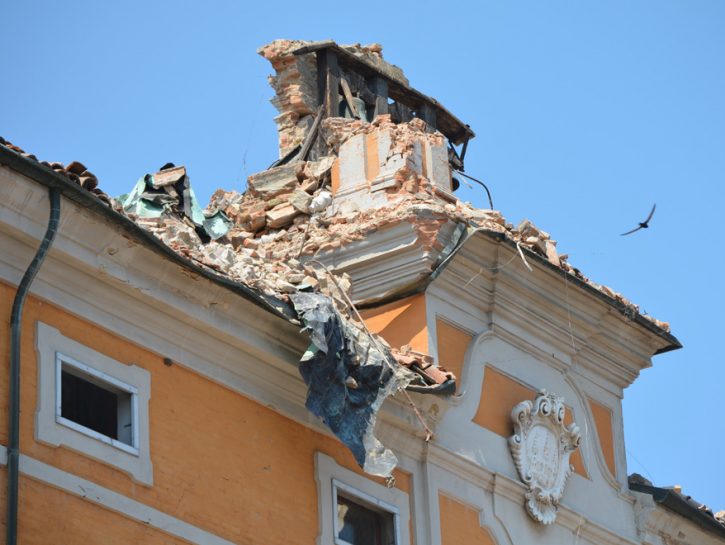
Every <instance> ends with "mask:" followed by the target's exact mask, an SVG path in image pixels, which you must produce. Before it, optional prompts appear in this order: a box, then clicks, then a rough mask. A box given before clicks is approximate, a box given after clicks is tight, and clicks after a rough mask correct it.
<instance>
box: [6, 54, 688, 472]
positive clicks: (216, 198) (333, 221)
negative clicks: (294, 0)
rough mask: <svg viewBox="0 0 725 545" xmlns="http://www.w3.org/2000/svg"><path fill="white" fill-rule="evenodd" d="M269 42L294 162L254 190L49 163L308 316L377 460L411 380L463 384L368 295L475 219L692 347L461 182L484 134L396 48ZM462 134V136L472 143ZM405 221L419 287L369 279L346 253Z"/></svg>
mask: <svg viewBox="0 0 725 545" xmlns="http://www.w3.org/2000/svg"><path fill="white" fill-rule="evenodd" d="M260 53H261V54H262V55H263V56H264V57H265V58H267V59H269V60H270V62H272V65H273V67H274V68H275V71H276V74H275V75H274V76H272V77H271V78H270V83H271V85H272V87H273V88H274V90H275V92H276V96H275V98H274V99H273V101H272V102H273V103H274V104H275V106H276V107H277V108H278V110H279V111H280V115H279V116H278V117H277V118H276V122H277V126H278V130H279V144H280V159H279V160H277V161H275V162H274V163H273V164H272V166H271V167H270V168H269V169H267V170H265V171H263V172H260V173H257V174H254V175H252V176H250V177H249V180H248V188H247V191H246V192H245V193H239V192H237V191H224V190H221V189H220V190H218V191H217V192H216V193H214V195H213V196H212V198H211V201H210V203H209V205H208V206H207V207H206V209H205V210H201V209H200V207H199V206H198V204H197V203H196V199H195V197H194V195H193V190H192V189H191V185H190V181H189V178H188V176H187V174H186V170H185V169H184V167H176V166H174V165H170V164H167V165H164V167H162V168H161V169H160V170H159V171H158V172H156V173H153V174H146V175H145V176H143V177H142V178H140V179H139V181H138V182H137V184H136V185H135V187H134V188H133V190H132V191H131V192H130V193H129V194H127V195H123V196H121V197H119V198H118V199H112V198H110V197H108V195H106V194H105V193H103V191H101V190H100V189H99V188H98V187H97V185H98V181H97V179H96V177H95V176H94V175H92V173H90V172H89V171H88V170H87V169H86V168H85V167H84V166H83V165H81V164H80V163H76V162H74V163H71V164H69V165H68V166H64V165H63V164H61V163H45V162H42V163H41V164H42V165H44V166H45V167H46V169H48V170H47V172H46V173H45V174H44V176H47V175H59V176H62V177H64V178H63V179H64V180H65V179H68V180H70V181H71V182H74V183H75V184H77V186H76V187H78V188H79V190H80V191H83V190H85V191H88V192H90V195H93V196H94V197H96V198H97V199H99V202H102V203H104V204H105V205H106V206H107V207H108V208H107V210H109V213H110V214H113V215H114V216H115V217H116V219H117V220H123V221H124V222H128V223H130V222H134V224H133V225H134V227H136V226H139V227H141V228H143V229H144V230H146V231H147V232H149V233H152V234H153V235H154V236H155V238H156V239H157V240H159V241H161V242H162V243H163V248H164V250H165V251H167V252H168V253H171V254H172V255H173V256H174V258H177V259H178V258H181V259H182V261H183V263H185V264H186V265H189V264H191V265H190V266H193V267H196V268H198V269H200V270H202V271H205V272H206V274H207V275H208V277H209V278H211V279H212V280H215V281H217V282H223V283H226V284H228V285H230V286H237V287H238V290H239V291H240V293H242V294H244V296H245V297H248V298H250V299H252V300H254V301H255V302H256V303H257V304H259V305H260V306H262V307H263V308H265V309H267V310H269V311H271V312H275V313H276V314H278V315H281V316H285V317H286V318H287V319H289V320H294V321H295V322H296V323H298V324H301V325H303V326H304V329H305V330H307V331H309V332H310V337H311V344H310V348H309V350H308V351H307V352H306V354H305V355H304V356H303V357H302V359H301V362H300V370H301V373H302V375H303V378H304V380H305V382H306V384H307V386H308V398H307V407H308V408H309V409H310V410H311V411H312V412H313V413H314V414H316V415H318V416H319V417H321V418H322V419H323V420H324V421H325V423H326V424H327V425H328V426H329V427H330V429H331V430H332V431H333V432H334V433H335V434H336V435H337V436H338V438H340V440H341V441H343V443H345V444H346V445H347V446H348V447H349V448H350V449H351V450H352V451H353V453H354V454H355V456H356V459H357V460H358V462H359V463H360V465H361V466H362V467H364V468H365V469H366V470H367V471H369V472H371V473H373V474H378V475H389V474H390V471H391V470H392V468H393V467H394V465H395V462H394V456H392V453H389V452H388V451H386V450H385V449H384V447H382V445H380V443H379V442H377V440H375V438H374V436H373V434H372V429H373V426H374V422H375V414H376V412H377V409H378V408H379V407H380V405H381V404H382V402H383V401H384V399H385V398H386V397H387V396H388V395H389V394H390V393H391V392H394V391H400V389H402V388H405V389H406V390H409V391H415V392H422V393H435V394H448V393H452V392H453V391H455V377H454V376H453V375H452V373H450V372H448V371H446V370H445V369H443V368H441V367H440V366H438V365H435V364H434V363H433V362H432V361H431V358H430V357H429V356H428V355H427V354H424V353H420V352H416V351H414V350H412V349H411V348H410V347H405V346H403V347H396V348H397V350H392V349H391V347H390V346H389V345H388V344H387V343H386V342H385V339H383V338H382V337H380V336H377V335H373V334H371V333H370V331H369V330H368V329H367V327H366V325H365V323H364V322H363V320H362V319H361V317H360V315H359V314H358V312H357V308H356V307H362V306H367V307H370V306H374V305H376V304H380V303H381V301H383V300H385V299H387V300H389V299H390V298H391V297H402V296H403V295H405V294H406V293H410V292H411V290H420V289H424V288H425V286H426V285H427V283H428V282H430V281H431V279H432V278H434V277H435V276H436V274H437V272H438V271H439V270H440V268H441V267H442V266H443V265H445V263H446V261H447V260H448V259H449V258H450V257H451V256H452V255H453V254H454V253H455V252H456V251H457V250H458V249H459V248H460V247H461V246H462V245H463V244H464V243H465V241H466V240H468V238H469V237H470V236H471V234H473V233H474V232H481V231H483V232H485V233H487V234H490V235H492V236H496V237H500V238H501V239H502V240H505V241H507V242H508V243H510V244H511V245H514V246H515V247H516V248H517V249H518V252H519V253H520V255H521V256H522V259H525V258H524V257H523V256H524V255H525V254H526V255H529V256H534V260H538V261H540V262H541V263H544V264H546V266H548V267H552V268H555V269H556V270H557V271H560V272H561V274H564V275H566V277H568V276H571V277H572V278H575V279H576V282H575V283H577V282H578V283H580V284H581V285H583V286H585V287H586V288H587V289H589V290H593V291H594V292H596V293H597V294H598V295H599V296H600V297H601V298H602V299H604V300H605V301H606V302H607V303H608V304H609V305H611V306H612V307H613V308H614V309H615V310H617V311H618V312H620V313H622V314H623V315H624V316H625V317H626V318H627V319H630V320H631V319H634V321H635V322H637V323H639V324H640V325H644V326H645V327H646V328H648V329H649V330H650V331H651V332H652V333H654V334H655V335H658V336H659V337H661V338H662V339H663V340H664V341H665V342H666V344H667V345H668V346H669V347H670V349H671V348H677V347H679V343H678V341H677V339H675V338H674V337H672V336H671V335H670V334H669V326H668V325H667V324H665V323H663V322H659V321H657V320H655V319H654V318H650V317H644V316H642V315H641V314H640V313H639V308H638V307H636V306H635V305H633V304H632V303H631V302H629V301H628V300H626V299H625V298H624V297H623V296H621V295H620V294H617V293H615V292H613V291H612V290H610V289H609V288H606V287H605V286H601V285H599V284H596V283H594V282H591V281H589V280H588V279H587V278H586V277H584V276H583V275H582V273H581V272H580V271H579V270H578V269H576V268H574V267H572V266H571V265H570V264H569V263H568V261H567V257H566V256H565V255H559V254H558V252H557V249H556V242H555V241H554V240H552V238H551V237H550V236H549V235H548V233H545V232H544V231H542V230H540V229H537V228H536V227H535V226H534V225H533V224H531V222H528V221H524V222H522V223H521V224H520V225H519V226H518V227H514V226H513V225H512V224H510V223H508V222H507V221H506V220H505V218H504V217H503V216H502V215H501V214H500V213H499V212H497V211H494V210H480V209H476V208H473V207H472V206H471V205H470V204H468V203H463V202H461V201H460V200H458V199H457V198H456V197H455V196H454V195H453V191H454V189H455V187H454V183H453V179H452V176H451V173H452V171H453V170H454V169H462V166H463V165H462V160H463V158H464V156H465V148H466V143H467V141H468V140H469V139H470V138H472V137H473V136H474V135H473V132H472V131H471V130H470V128H468V126H467V125H465V124H463V123H462V122H460V121H459V120H458V119H457V118H455V117H454V116H453V115H452V114H450V112H448V111H447V110H445V108H443V107H442V106H440V104H438V103H437V102H436V101H434V100H433V99H430V98H428V97H426V96H425V95H423V94H422V93H420V92H418V91H416V90H415V89H412V88H411V87H410V86H409V84H408V82H407V80H406V79H405V76H404V75H403V73H402V71H401V70H400V69H399V68H397V67H395V66H393V65H390V64H388V63H387V62H385V61H384V60H383V59H382V56H381V54H380V53H381V48H380V46H377V45H372V46H365V47H363V46H338V45H337V44H335V43H334V42H315V43H311V42H299V41H290V40H277V41H275V42H272V43H271V44H269V45H267V46H264V47H263V48H261V49H260ZM391 99H392V102H391ZM0 144H2V145H3V146H4V147H5V148H7V150H12V152H10V151H3V153H0V158H1V159H2V163H3V164H10V166H11V167H12V168H16V170H17V169H18V168H20V167H19V166H18V165H19V164H20V163H21V162H22V161H21V160H20V159H19V158H12V160H10V159H7V160H6V158H7V157H9V156H10V155H14V154H17V156H18V157H19V156H23V157H25V158H26V159H27V160H29V161H37V159H36V158H35V157H34V156H32V155H29V154H26V153H25V152H23V150H21V149H20V148H17V147H16V146H13V145H11V144H10V143H8V142H6V141H4V140H0ZM453 144H462V149H461V151H460V153H459V152H458V151H457V150H456V149H455V148H454V147H453ZM13 152H14V153H13ZM23 168H24V167H23ZM26 170H27V169H26ZM30 170H32V169H30ZM35 170H37V169H35ZM53 173H55V174H53ZM31 177H32V176H31ZM36 179H38V178H37V177H36ZM41 183H43V182H41ZM129 220H130V221H129ZM395 230H405V231H406V232H409V233H410V236H411V237H412V242H411V244H413V245H414V246H415V248H416V252H417V253H416V259H415V264H414V266H415V267H418V268H417V269H416V274H414V275H413V276H412V277H411V276H410V275H407V276H405V278H407V279H409V280H406V283H405V284H404V285H387V286H381V285H379V283H376V284H374V285H369V286H360V285H357V286H353V285H352V283H351V281H350V277H349V276H348V275H347V274H345V273H344V272H343V271H344V267H340V266H338V264H337V263H336V262H335V259H336V258H335V256H336V255H338V254H339V252H338V250H340V249H345V253H346V255H347V256H350V255H355V254H356V253H357V254H361V255H364V254H366V253H368V252H369V251H370V250H369V246H368V245H366V244H367V242H368V240H369V239H370V238H371V235H372V234H373V233H383V232H393V231H395ZM154 242H156V241H154ZM421 255H422V256H423V258H422V259H421V258H420V257H419V256H421ZM371 261H372V262H374V261H375V260H374V259H373V260H371ZM331 269H332V270H331ZM321 377H323V378H321ZM423 425H424V426H425V424H424V423H423ZM429 431H430V430H428V429H427V428H426V432H429Z"/></svg>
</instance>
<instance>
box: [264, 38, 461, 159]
mask: <svg viewBox="0 0 725 545" xmlns="http://www.w3.org/2000/svg"><path fill="white" fill-rule="evenodd" d="M382 49H383V48H382V46H381V45H380V44H371V45H366V46H361V45H360V44H355V45H343V46H341V45H338V44H336V43H335V42H333V41H332V40H326V41H320V42H304V41H300V40H275V41H274V42H272V43H270V44H267V45H265V46H263V47H261V48H260V49H259V51H258V53H259V54H260V55H262V56H263V57H264V58H265V59H267V60H269V61H270V62H271V63H272V66H273V67H274V69H275V71H276V74H275V75H273V76H271V77H270V78H269V79H270V84H271V85H272V87H273V88H274V90H275V93H276V97H275V98H274V99H273V100H272V103H273V104H274V106H275V107H276V108H277V110H278V111H279V115H278V116H277V118H276V119H275V121H276V122H277V128H278V131H279V148H280V150H279V152H280V160H282V161H284V160H286V159H289V158H292V157H298V158H301V159H306V158H307V157H308V154H309V155H310V156H311V157H312V158H313V159H314V158H316V157H317V156H318V154H319V153H320V152H321V150H320V147H321V145H322V142H321V138H320V136H319V135H318V134H317V128H318V126H319V123H320V122H321V121H324V119H326V118H337V117H342V118H348V119H358V120H361V121H365V122H371V121H373V120H374V119H375V118H376V117H377V116H380V115H390V119H391V120H392V121H393V122H394V123H407V122H409V121H411V120H413V119H421V120H422V121H424V122H425V124H426V126H427V129H428V130H429V131H430V132H433V131H436V130H438V131H440V133H441V134H443V135H444V136H445V138H446V139H447V140H448V141H449V142H450V143H451V144H452V145H459V144H460V145H462V146H463V148H462V151H461V153H460V156H459V155H458V152H456V151H455V149H452V152H451V153H453V154H454V155H456V157H457V158H458V160H459V161H460V166H461V167H462V166H463V157H464V156H465V152H466V147H467V144H468V141H469V140H470V139H471V138H473V137H474V136H475V134H474V132H473V131H472V130H471V128H470V127H469V126H468V125H466V124H464V123H463V122H462V121H461V120H459V119H458V118H457V117H456V116H455V115H453V114H452V113H451V112H449V111H448V110H447V109H446V108H444V107H443V106H442V105H441V104H440V103H439V102H438V101H436V100H435V99H433V98H430V97H428V96H426V95H425V94H423V93H421V92H420V91H418V90H416V89H414V88H413V87H411V86H410V84H409V82H408V79H407V78H406V77H405V75H404V74H403V71H402V70H401V69H400V68H398V67H397V66H395V65H392V64H390V63H388V62H387V61H385V60H384V59H383V56H382ZM451 147H452V146H451Z"/></svg>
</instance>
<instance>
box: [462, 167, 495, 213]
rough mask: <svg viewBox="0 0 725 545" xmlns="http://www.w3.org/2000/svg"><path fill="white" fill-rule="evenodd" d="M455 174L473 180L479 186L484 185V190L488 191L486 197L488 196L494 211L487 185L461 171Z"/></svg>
mask: <svg viewBox="0 0 725 545" xmlns="http://www.w3.org/2000/svg"><path fill="white" fill-rule="evenodd" d="M455 172H456V174H460V175H461V176H463V177H464V178H467V179H469V180H471V181H472V182H476V183H477V184H479V185H482V186H483V189H485V190H486V195H488V204H489V206H490V207H491V210H493V199H492V198H491V192H490V191H489V190H488V187H487V186H486V184H484V183H483V182H482V181H481V180H477V179H476V178H474V177H473V176H469V175H468V174H465V173H464V172H461V171H460V170H456V171H455Z"/></svg>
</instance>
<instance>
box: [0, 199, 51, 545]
mask: <svg viewBox="0 0 725 545" xmlns="http://www.w3.org/2000/svg"><path fill="white" fill-rule="evenodd" d="M48 193H49V195H48V196H49V198H50V217H49V218H48V228H47V229H46V231H45V236H44V237H43V240H42V242H41V243H40V247H39V248H38V252H37V253H36V254H35V257H34V258H33V261H32V262H31V263H30V266H29V267H28V269H27V270H26V271H25V274H24V275H23V278H22V280H21V281H20V285H19V286H18V291H17V292H16V293H15V300H14V301H13V310H12V313H11V315H10V383H9V386H10V393H9V397H10V399H9V409H8V413H9V414H10V423H9V429H8V450H7V452H8V491H7V502H8V503H7V518H6V544H7V545H15V544H16V542H17V539H18V477H19V469H20V468H19V461H20V334H21V333H22V319H23V306H24V305H25V297H26V296H27V294H28V291H29V290H30V284H32V282H33V279H34V278H35V275H36V274H38V270H40V266H41V264H42V263H43V260H44V259H45V256H46V254H47V253H48V250H49V249H50V245H51V244H52V243H53V239H54V238H55V234H56V232H57V231H58V222H59V220H60V189H59V188H57V187H51V188H50V190H49V192H48Z"/></svg>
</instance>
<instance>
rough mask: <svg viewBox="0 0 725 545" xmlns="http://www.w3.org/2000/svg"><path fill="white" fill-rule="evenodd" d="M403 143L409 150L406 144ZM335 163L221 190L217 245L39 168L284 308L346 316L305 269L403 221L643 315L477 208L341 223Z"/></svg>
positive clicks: (397, 204)
mask: <svg viewBox="0 0 725 545" xmlns="http://www.w3.org/2000/svg"><path fill="white" fill-rule="evenodd" d="M330 122H331V123H330V124H329V125H330V126H334V125H337V126H341V127H344V130H343V132H344V133H345V134H346V135H347V137H350V136H352V135H354V134H357V133H358V132H359V131H365V130H368V129H369V127H370V126H371V125H372V124H369V123H366V122H364V121H359V120H343V121H342V122H341V121H337V120H336V119H331V120H330ZM383 122H384V120H383ZM410 125H411V123H404V124H397V125H396V131H398V133H401V132H404V131H406V130H411V131H415V132H416V133H417V132H418V131H419V130H420V127H418V126H416V123H415V122H412V126H410ZM329 130H330V129H328V131H329ZM344 140H345V137H344V136H343V137H341V136H340V135H338V138H337V140H336V141H334V142H333V143H331V147H332V148H333V149H334V148H335V146H337V145H339V144H340V143H342V142H344ZM399 140H400V141H401V142H402V141H405V139H404V138H402V137H401V138H400V139H399ZM0 142H1V143H2V144H3V145H4V146H6V147H8V148H9V149H12V150H14V151H16V152H17V153H19V154H21V155H23V156H24V157H28V158H30V159H33V160H37V159H36V158H35V157H34V156H33V155H30V154H27V153H25V152H24V151H23V150H21V149H20V148H18V147H17V146H13V145H12V144H10V143H9V142H7V141H5V140H0ZM333 153H334V151H333ZM333 160H334V155H330V156H325V157H323V158H321V159H320V160H318V161H302V162H294V163H291V164H286V165H281V166H277V167H274V168H272V169H269V170H267V171H264V172H261V173H259V174H255V175H253V176H250V178H249V182H248V190H247V192H245V193H239V192H236V191H228V192H227V191H223V190H221V189H220V190H218V191H217V192H216V193H214V195H213V196H212V198H211V201H210V203H209V205H208V206H207V208H206V210H205V211H204V215H205V217H209V216H213V215H214V214H216V213H218V212H223V214H224V215H225V216H226V218H228V220H229V222H230V227H229V229H228V231H227V232H226V233H225V234H224V235H223V236H221V237H218V238H216V239H210V238H208V237H204V236H203V233H202V234H200V233H199V229H198V226H197V225H195V224H194V222H193V221H190V219H189V217H188V215H186V214H184V213H183V203H179V202H178V200H177V199H178V197H177V198H176V199H175V198H174V197H173V195H170V196H169V198H168V199H166V201H167V202H166V212H165V213H163V214H160V215H158V216H156V217H143V216H141V215H138V214H135V213H134V212H132V211H129V210H125V209H124V207H123V206H122V204H120V202H119V201H116V200H114V199H112V198H110V197H109V196H108V195H106V193H104V192H103V191H102V190H101V189H100V188H99V187H98V181H97V179H96V177H95V176H94V175H93V174H92V173H90V172H89V171H88V170H87V169H86V168H85V167H84V166H83V165H82V164H81V163H79V162H77V161H74V162H72V163H69V164H68V165H67V166H63V165H62V164H61V163H48V162H45V161H42V162H41V164H44V165H45V166H47V167H49V168H51V169H53V170H54V171H56V172H58V173H60V174H62V175H64V176H66V177H68V178H69V179H70V180H72V181H74V182H75V183H77V184H78V185H79V186H80V187H83V188H84V189H86V190H88V191H90V192H91V193H93V194H94V195H95V196H97V197H98V198H99V199H101V200H102V201H103V202H105V203H107V204H109V205H110V206H113V208H114V209H115V210H116V211H117V212H119V213H121V214H124V215H126V216H127V217H129V218H131V219H132V220H134V221H135V222H136V223H137V224H138V225H140V226H142V227H144V228H145V229H147V230H149V231H150V232H152V233H153V234H154V235H156V236H157V237H158V238H159V239H161V240H162V241H163V242H164V243H165V244H167V245H168V246H169V247H171V248H172V249H173V250H175V251H176V252H178V253H179V254H181V255H184V256H185V257H187V258H189V259H191V260H193V261H195V262H197V263H199V264H200V265H202V266H205V267H207V268H209V269H211V270H214V271H216V272H218V273H220V274H223V275H226V276H228V277H229V278H231V279H233V280H236V281H239V282H243V283H245V284H247V285H248V286H250V287H252V288H256V289H258V290H260V291H262V292H263V293H265V294H267V295H273V296H278V297H279V298H281V299H283V300H287V299H288V295H289V294H291V293H295V292H297V291H300V290H302V291H304V290H321V291H322V292H325V293H328V294H331V295H332V296H333V297H334V298H335V299H336V300H337V301H338V302H339V303H340V305H341V307H344V306H347V303H346V302H345V295H349V289H350V281H349V278H347V277H346V276H345V275H342V276H341V277H339V278H337V284H338V285H339V286H341V287H342V288H343V290H345V291H346V292H347V293H345V294H342V293H339V291H340V289H339V287H338V285H336V283H335V282H334V281H333V280H332V279H331V278H330V277H329V274H328V272H327V271H325V270H324V269H322V268H321V267H318V266H314V265H313V264H309V263H308V264H304V261H305V260H306V259H308V258H309V257H311V256H315V255H317V254H320V253H324V252H328V251H333V250H335V249H336V248H339V247H341V246H344V245H346V244H349V243H350V242H353V241H355V240H361V239H363V238H365V236H366V235H367V234H369V233H371V232H373V231H377V230H380V229H383V228H385V227H386V226H389V225H394V224H397V223H400V222H403V221H408V222H411V223H412V224H413V225H414V226H415V227H416V228H417V229H421V230H423V229H426V228H428V229H430V230H434V229H435V227H436V225H437V224H440V223H443V222H446V221H451V220H452V221H454V222H459V223H465V224H468V225H472V226H474V227H478V228H482V229H487V230H490V231H495V232H498V233H502V234H504V235H505V236H506V237H508V238H509V239H510V240H512V241H513V242H515V243H517V244H519V245H520V246H521V247H522V248H524V249H526V250H529V251H531V252H533V253H536V254H539V255H541V256H542V257H544V258H545V259H547V260H548V261H549V262H550V263H552V264H553V265H555V266H557V267H560V268H562V269H563V270H565V271H566V272H568V273H570V274H572V275H573V276H575V277H577V278H578V279H580V280H582V281H584V282H586V283H588V284H589V285H591V286H593V287H595V288H596V289H597V290H599V291H601V292H602V293H604V294H605V295H607V296H608V297H610V298H611V299H614V300H615V301H618V302H619V303H621V304H623V305H625V306H626V307H627V308H628V309H630V311H631V313H632V316H634V315H635V314H636V313H639V307H638V306H637V305H635V304H633V303H632V302H630V301H629V300H627V299H626V298H625V297H624V296H623V295H621V294H619V293H617V292H615V291H613V290H611V289H610V288H608V287H607V286H603V285H601V284H597V283H595V282H593V281H591V280H590V279H588V278H587V277H586V276H584V275H583V274H582V272H581V271H580V270H579V269H577V268H575V267H573V266H572V265H571V264H569V262H568V256H567V255H565V254H562V255H560V254H558V252H557V249H556V241H554V240H552V238H551V236H550V235H549V234H548V233H546V232H545V231H543V230H540V229H538V228H537V227H536V226H534V225H533V224H532V223H531V222H530V221H528V220H525V221H523V222H521V223H520V224H519V225H518V226H514V225H512V224H511V223H508V222H507V221H506V220H505V218H504V217H503V216H502V215H501V213H500V212H497V211H494V210H482V209H477V208H474V207H473V206H471V205H469V204H468V203H463V202H461V201H457V202H455V203H451V202H446V201H444V200H442V199H440V198H438V197H437V196H436V195H435V194H434V193H433V192H432V191H415V192H409V191H406V190H405V189H406V188H405V186H404V184H401V186H400V188H399V189H398V191H397V197H398V198H397V199H396V200H394V201H391V205H390V206H388V207H384V208H378V209H370V210H363V211H359V212H353V213H347V214H337V213H336V210H335V206H334V199H333V197H332V195H331V193H330V191H329V185H330V169H331V166H332V162H333ZM177 168H181V167H177ZM162 173H163V171H159V172H158V173H156V174H155V175H154V176H157V177H158V176H159V175H160V174H162ZM416 189H418V188H416ZM167 195H169V194H168V193H167ZM421 216H425V217H426V218H427V219H426V221H425V222H421ZM436 222H437V223H436ZM431 238H432V239H433V238H434V237H431ZM645 317H646V318H647V319H649V320H650V321H652V322H653V323H654V324H655V325H656V326H657V327H659V328H661V329H663V330H665V331H669V330H670V328H669V324H667V323H666V322H662V321H659V320H657V319H655V318H652V317H649V316H645Z"/></svg>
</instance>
